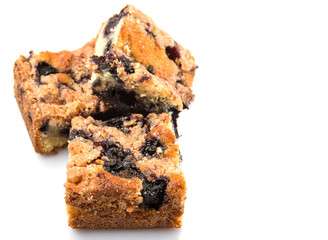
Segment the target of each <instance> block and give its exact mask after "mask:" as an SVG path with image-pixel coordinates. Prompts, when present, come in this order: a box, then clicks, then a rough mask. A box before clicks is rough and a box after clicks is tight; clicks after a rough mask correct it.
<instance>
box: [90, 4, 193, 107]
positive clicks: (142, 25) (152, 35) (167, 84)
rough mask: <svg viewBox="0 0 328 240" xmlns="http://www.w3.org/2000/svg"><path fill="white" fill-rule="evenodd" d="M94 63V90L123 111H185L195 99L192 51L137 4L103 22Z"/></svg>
mask: <svg viewBox="0 0 328 240" xmlns="http://www.w3.org/2000/svg"><path fill="white" fill-rule="evenodd" d="M91 63H92V67H91V68H92V72H93V73H92V78H91V82H92V88H93V91H94V92H95V93H96V94H97V95H98V96H101V97H102V99H103V100H105V101H107V102H110V103H111V104H112V105H113V106H114V107H115V108H116V109H118V110H120V111H121V112H125V113H126V112H132V113H133V112H134V113H149V112H154V113H160V112H165V111H172V110H175V111H182V110H183V108H187V107H188V105H189V104H190V103H191V102H192V100H193V98H194V94H193V92H192V83H193V78H194V74H195V69H196V65H195V61H194V57H193V56H192V55H191V53H190V51H189V50H186V49H184V48H183V47H182V46H181V45H180V44H178V43H177V42H176V41H175V40H174V39H173V38H172V37H170V36H169V35H168V34H167V33H166V32H164V31H162V30H161V29H159V28H158V27H157V26H156V25H155V24H154V22H153V21H152V19H151V18H149V17H148V16H146V15H145V14H143V13H142V12H141V11H139V10H137V9H135V8H134V7H133V6H131V5H127V6H126V7H125V8H124V9H122V10H121V12H120V13H119V14H116V15H114V16H113V17H112V18H110V19H109V20H108V21H107V22H105V23H104V24H103V25H102V27H101V29H100V30H99V32H98V36H97V39H96V44H95V54H94V56H93V57H92V58H91Z"/></svg>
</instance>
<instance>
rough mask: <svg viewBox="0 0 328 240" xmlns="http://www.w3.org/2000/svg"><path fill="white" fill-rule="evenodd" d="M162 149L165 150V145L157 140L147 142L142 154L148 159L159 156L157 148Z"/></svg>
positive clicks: (143, 146) (141, 148) (141, 149)
mask: <svg viewBox="0 0 328 240" xmlns="http://www.w3.org/2000/svg"><path fill="white" fill-rule="evenodd" d="M158 147H160V148H161V149H162V151H164V150H165V147H164V145H163V144H162V143H161V141H160V140H158V139H157V138H152V139H150V140H147V141H146V142H145V143H144V144H143V145H142V146H141V147H140V149H139V150H140V152H141V153H142V154H143V155H144V156H146V157H153V156H157V148H158Z"/></svg>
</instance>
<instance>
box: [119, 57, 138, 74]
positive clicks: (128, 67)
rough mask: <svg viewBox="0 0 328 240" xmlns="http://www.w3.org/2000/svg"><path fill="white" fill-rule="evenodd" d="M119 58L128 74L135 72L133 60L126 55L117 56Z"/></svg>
mask: <svg viewBox="0 0 328 240" xmlns="http://www.w3.org/2000/svg"><path fill="white" fill-rule="evenodd" d="M117 59H118V60H119V61H120V62H121V63H122V64H123V66H124V71H125V72H126V73H127V74H131V73H134V68H133V66H132V63H133V61H132V60H130V59H128V58H126V57H125V56H124V55H122V56H119V57H117Z"/></svg>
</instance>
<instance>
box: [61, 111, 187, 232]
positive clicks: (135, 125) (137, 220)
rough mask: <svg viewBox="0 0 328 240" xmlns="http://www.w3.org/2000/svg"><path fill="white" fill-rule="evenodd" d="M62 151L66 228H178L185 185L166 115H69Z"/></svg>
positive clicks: (172, 127)
mask: <svg viewBox="0 0 328 240" xmlns="http://www.w3.org/2000/svg"><path fill="white" fill-rule="evenodd" d="M68 150H69V161H68V163H67V182H66V184H65V187H66V196H65V199H66V206H67V212H68V216H69V226H70V227H72V228H96V229H98V228H167V227H180V226H181V217H182V214H183V210H184V201H185V198H186V185H185V180H184V177H183V174H182V172H181V170H180V167H179V164H180V161H181V157H180V153H179V146H178V144H177V138H176V136H175V133H174V124H173V123H172V120H171V114H170V113H162V114H155V113H151V114H149V115H148V116H145V117H144V116H143V115H141V114H132V115H130V116H125V117H117V118H112V119H110V120H108V121H100V120H94V119H93V118H92V117H88V118H83V117H75V118H73V120H72V128H71V130H70V141H69V144H68Z"/></svg>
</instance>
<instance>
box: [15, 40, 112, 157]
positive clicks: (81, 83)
mask: <svg viewBox="0 0 328 240" xmlns="http://www.w3.org/2000/svg"><path fill="white" fill-rule="evenodd" d="M94 44H95V41H94V40H93V41H91V42H89V43H87V44H86V45H85V46H83V47H82V48H80V49H78V50H76V51H72V52H70V51H61V52H58V53H53V52H40V53H39V54H36V53H34V52H33V51H31V52H30V55H29V56H28V57H24V56H21V57H20V58H19V59H18V60H17V61H16V62H15V65H14V91H15V98H16V101H17V103H18V106H19V109H20V111H21V114H22V117H23V119H24V122H25V125H26V127H27V130H28V133H29V136H30V139H31V141H32V143H33V146H34V149H35V151H36V152H38V153H41V154H49V153H56V149H57V148H61V147H65V146H67V140H68V134H69V128H70V122H71V119H72V118H73V117H75V116H78V115H82V116H86V117H87V116H90V115H92V114H97V113H99V114H100V113H102V112H106V111H107V110H108V111H109V109H111V107H110V105H109V104H108V103H104V102H103V101H100V100H99V98H98V97H97V96H95V95H94V94H93V92H92V88H91V86H90V84H89V83H88V81H89V80H90V77H91V72H90V70H89V68H88V67H87V62H88V59H89V58H90V57H91V56H92V55H93V52H94Z"/></svg>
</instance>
